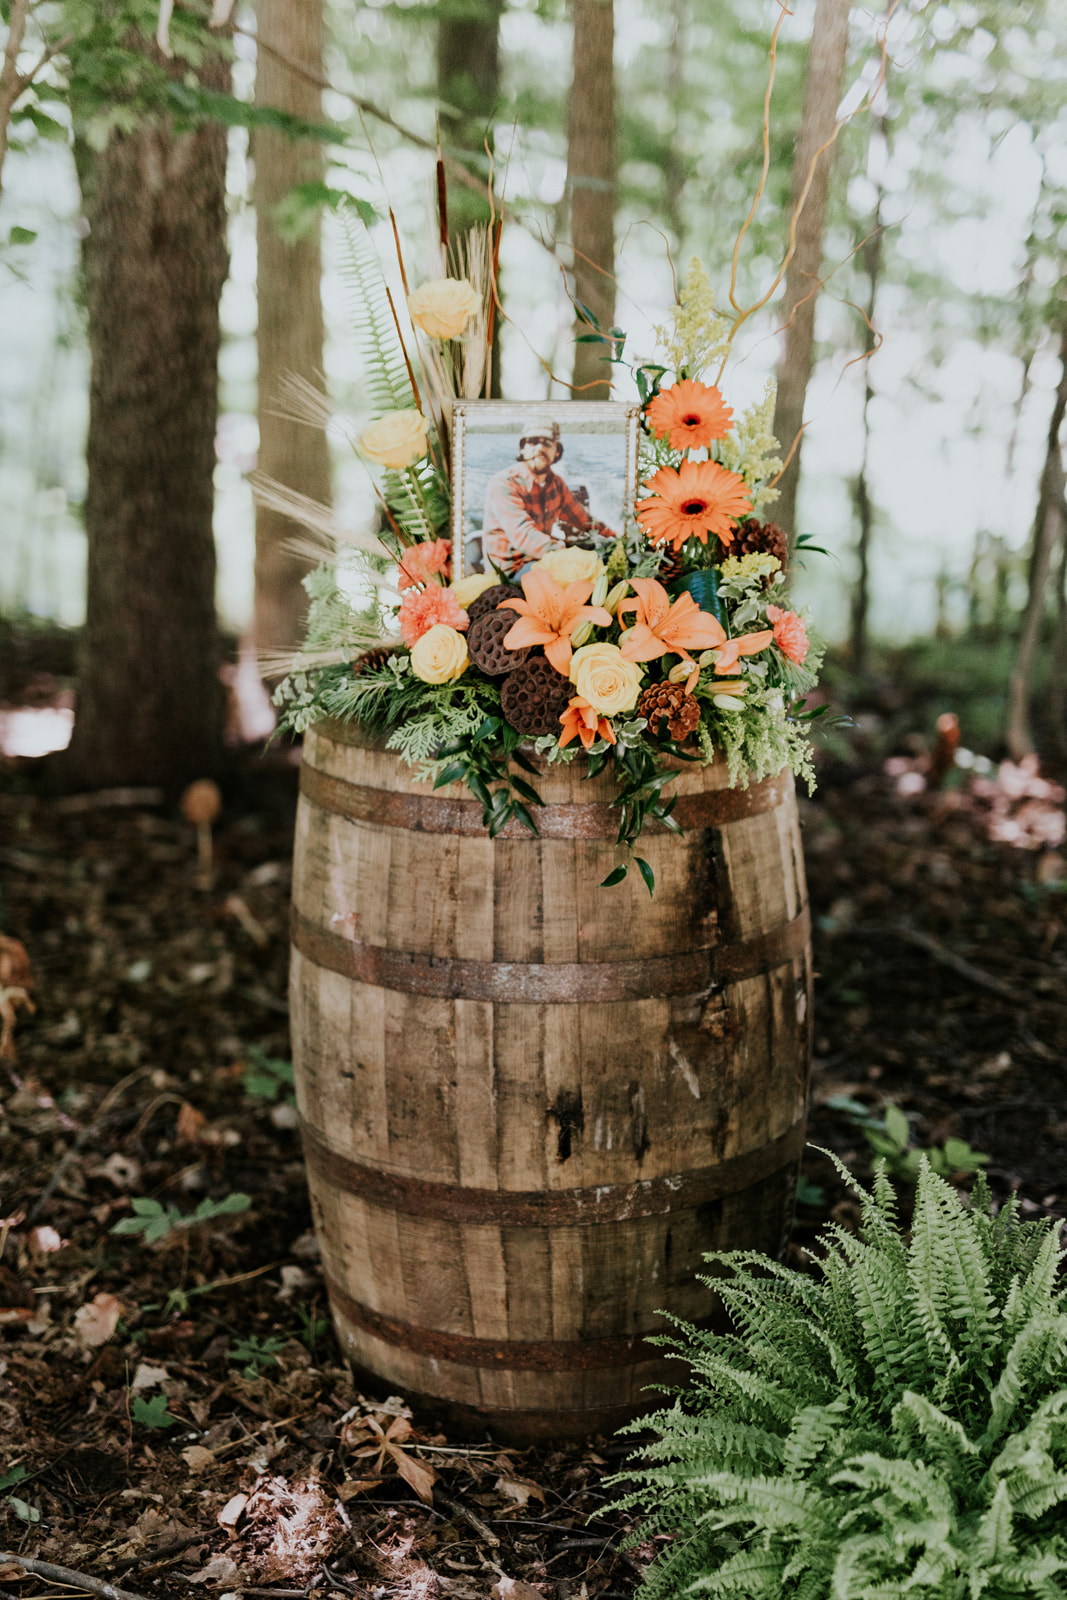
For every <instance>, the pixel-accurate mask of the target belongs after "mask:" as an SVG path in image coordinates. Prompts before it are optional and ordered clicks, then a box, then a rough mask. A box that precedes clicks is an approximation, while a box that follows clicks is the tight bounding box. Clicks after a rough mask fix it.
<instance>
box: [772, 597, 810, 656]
mask: <svg viewBox="0 0 1067 1600" xmlns="http://www.w3.org/2000/svg"><path fill="white" fill-rule="evenodd" d="M767 620H768V622H769V623H770V624H771V625H772V627H773V628H774V642H775V644H776V645H777V646H778V648H779V650H780V651H781V652H782V654H783V655H784V656H788V657H789V659H790V661H795V662H796V664H797V666H798V667H799V666H802V665H803V663H804V659H805V657H806V656H807V653H808V630H807V628H805V626H804V623H803V622H802V620H801V619H800V617H798V616H797V614H796V612H795V611H783V610H782V608H781V606H768V607H767Z"/></svg>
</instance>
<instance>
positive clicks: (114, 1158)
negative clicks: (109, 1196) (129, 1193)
mask: <svg viewBox="0 0 1067 1600" xmlns="http://www.w3.org/2000/svg"><path fill="white" fill-rule="evenodd" d="M91 1176H92V1177H94V1178H95V1177H101V1178H107V1179H108V1180H109V1182H111V1183H113V1184H114V1185H115V1188H116V1189H139V1188H140V1187H141V1164H140V1162H139V1161H135V1160H134V1159H133V1157H132V1156H124V1155H122V1154H120V1152H119V1151H118V1150H116V1151H115V1154H114V1155H111V1156H108V1158H107V1160H106V1161H105V1162H104V1164H103V1166H102V1167H99V1168H97V1169H96V1170H95V1171H94V1172H93V1173H92V1174H91Z"/></svg>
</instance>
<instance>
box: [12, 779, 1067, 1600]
mask: <svg viewBox="0 0 1067 1600" xmlns="http://www.w3.org/2000/svg"><path fill="white" fill-rule="evenodd" d="M925 770H926V769H925V768H924V763H923V758H922V757H919V758H918V759H915V760H911V761H907V760H904V761H903V762H898V763H897V768H896V769H895V770H894V772H893V773H891V774H887V773H885V772H884V771H880V770H865V771H864V770H859V769H856V768H852V769H848V770H846V769H844V768H840V769H837V770H830V769H828V770H827V771H826V772H825V773H824V779H823V784H822V787H821V789H820V791H819V794H818V796H817V797H816V799H815V800H814V801H811V802H804V804H803V807H802V811H803V822H804V831H805V840H806V847H807V853H808V868H809V880H810V887H811V894H812V902H813V912H814V917H815V930H816V933H815V936H816V965H817V970H818V974H819V976H818V981H817V1000H816V1032H815V1037H816V1051H815V1054H816V1062H815V1073H814V1093H813V1107H812V1117H811V1133H810V1137H811V1139H812V1142H813V1144H815V1145H821V1146H824V1147H827V1148H830V1149H833V1150H835V1151H837V1152H838V1153H839V1154H840V1155H841V1156H842V1157H843V1158H844V1160H845V1161H846V1162H848V1163H849V1164H850V1165H851V1166H852V1167H853V1168H854V1169H855V1170H856V1171H857V1172H858V1173H860V1174H861V1175H865V1174H867V1173H869V1171H870V1155H871V1151H870V1148H869V1146H868V1142H867V1140H866V1137H865V1135H864V1132H863V1128H862V1125H861V1122H862V1116H863V1114H864V1110H865V1111H866V1113H867V1114H869V1115H870V1116H872V1117H882V1116H883V1115H884V1109H885V1104H886V1102H887V1101H891V1102H893V1103H894V1104H895V1105H896V1106H898V1107H899V1108H901V1109H902V1110H903V1111H904V1112H905V1113H906V1114H907V1115H908V1117H909V1120H910V1123H911V1137H912V1140H913V1142H914V1143H915V1144H917V1145H922V1146H943V1145H944V1143H945V1141H946V1140H949V1139H959V1140H965V1141H967V1142H968V1143H969V1145H970V1146H972V1147H973V1148H974V1149H975V1150H977V1151H979V1152H982V1153H984V1154H986V1155H988V1157H989V1160H988V1165H987V1171H988V1172H989V1174H990V1179H991V1183H992V1186H993V1188H994V1191H995V1192H997V1193H999V1194H1004V1193H1006V1192H1008V1191H1009V1190H1011V1189H1017V1190H1019V1191H1020V1193H1021V1195H1022V1196H1023V1206H1024V1209H1025V1210H1027V1211H1029V1212H1031V1213H1032V1214H1034V1215H1036V1214H1038V1213H1043V1214H1051V1215H1053V1216H1063V1215H1064V1214H1065V1213H1067V1104H1065V1096H1064V1088H1065V1078H1067V882H1065V881H1064V880H1065V878H1067V868H1065V866H1064V861H1063V856H1062V854H1061V853H1060V852H1059V851H1058V850H1056V849H1054V848H1050V845H1053V844H1054V843H1055V837H1056V833H1055V828H1056V824H1055V813H1056V810H1057V806H1058V805H1059V804H1060V802H1059V801H1057V799H1056V796H1055V794H1054V793H1045V792H1041V793H1039V794H1038V793H1034V792H1031V791H1033V789H1034V785H1033V783H1031V784H1030V788H1029V789H1027V780H1026V779H1025V776H1024V777H1023V778H1021V779H1020V778H1013V777H1012V774H1011V772H1007V773H1006V774H1003V775H1002V777H1001V779H996V778H995V777H994V778H993V779H989V780H987V791H986V792H983V791H982V786H981V783H978V784H977V787H975V786H973V785H971V784H970V783H967V782H965V783H963V784H962V785H957V786H956V787H954V788H948V789H946V790H933V789H931V788H929V787H927V788H923V786H922V785H923V783H924V782H925V781H926V778H925V777H924V772H925ZM928 776H929V774H927V777H928ZM956 776H958V774H957V775H956ZM990 784H991V785H992V789H989V785H990ZM1013 784H1014V789H1013V787H1012V786H1013ZM998 785H999V787H998ZM902 791H903V792H902ZM1009 791H1010V792H1009ZM132 798H133V803H130V801H131V796H130V795H129V794H125V795H121V794H120V795H118V796H115V795H112V796H110V797H109V796H104V797H102V798H101V797H90V798H89V799H86V798H85V797H69V798H67V799H63V800H53V799H47V798H44V797H43V795H42V792H41V786H40V784H39V783H38V782H37V780H36V778H35V769H34V766H33V764H32V763H28V762H22V763H20V762H11V763H9V764H8V767H7V769H6V770H5V771H4V772H3V773H2V774H0V884H2V900H0V932H2V933H3V934H5V935H7V936H8V937H10V938H14V939H18V940H20V941H21V942H22V943H23V944H24V945H25V947H26V950H27V952H28V953H29V957H30V962H31V967H32V977H33V988H32V990H31V991H30V995H31V998H32V999H33V1001H34V1002H35V1004H36V1008H37V1009H36V1012H35V1013H34V1014H33V1015H32V1016H31V1015H30V1014H29V1013H28V1011H26V1010H25V1009H22V1008H20V1009H19V1011H18V1015H17V1021H18V1026H17V1032H16V1036H15V1039H16V1046H17V1055H16V1057H15V1059H14V1060H9V1061H6V1062H3V1063H2V1064H0V1101H2V1118H0V1141H2V1148H0V1165H2V1171H3V1179H2V1191H0V1212H2V1213H3V1220H0V1241H2V1246H3V1248H2V1255H0V1436H2V1452H0V1523H2V1526H0V1546H2V1548H3V1549H4V1550H6V1551H9V1552H15V1553H18V1554H20V1555H21V1556H23V1557H31V1558H36V1559H37V1560H38V1561H40V1562H44V1563H52V1564H55V1565H59V1566H63V1567H67V1568H72V1569H75V1570H76V1571H77V1572H79V1573H82V1574H89V1575H94V1576H95V1577H96V1578H97V1579H101V1578H103V1579H107V1580H109V1581H110V1582H112V1583H115V1584H118V1585H120V1586H121V1587H123V1588H125V1589H128V1590H131V1591H133V1592H135V1593H136V1594H139V1595H148V1596H158V1597H160V1600H169V1597H177V1596H179V1595H181V1596H183V1597H185V1600H188V1596H189V1595H190V1594H191V1593H193V1594H203V1595H205V1596H213V1595H215V1596H217V1595H222V1594H233V1593H243V1594H246V1595H255V1594H273V1595H304V1594H319V1595H321V1596H323V1597H326V1596H341V1595H344V1596H352V1595H356V1596H362V1597H373V1600H386V1597H389V1600H392V1597H404V1600H408V1597H412V1600H414V1597H427V1600H430V1597H435V1596H457V1597H458V1600H467V1597H470V1600H483V1597H487V1596H488V1595H489V1594H490V1592H491V1591H492V1590H494V1587H495V1592H496V1593H497V1595H498V1596H499V1597H500V1600H537V1597H538V1596H542V1597H545V1600H556V1597H558V1600H570V1597H572V1596H573V1597H575V1600H594V1597H595V1600H614V1597H623V1596H628V1595H630V1594H631V1593H632V1592H633V1590H634V1587H635V1586H636V1584H637V1582H638V1580H639V1577H640V1573H641V1570H642V1568H643V1566H644V1564H645V1563H647V1561H648V1560H650V1559H651V1558H652V1557H653V1555H654V1551H653V1550H652V1548H651V1547H649V1546H647V1545H646V1546H638V1547H636V1548H634V1549H630V1550H626V1551H623V1550H621V1549H620V1540H621V1539H622V1537H623V1536H624V1534H625V1532H626V1525H625V1523H624V1521H623V1519H621V1518H620V1517H619V1516H618V1514H616V1513H613V1512H611V1511H610V1510H606V1509H605V1507H606V1506H607V1505H608V1502H609V1501H610V1498H611V1491H610V1490H609V1489H608V1488H607V1487H606V1486H605V1478H606V1477H608V1476H609V1475H610V1474H611V1473H612V1472H613V1471H617V1470H618V1469H619V1466H620V1464H621V1463H622V1461H623V1459H624V1456H625V1453H626V1450H627V1448H628V1446H627V1444H626V1442H625V1441H622V1440H614V1439H613V1440H607V1439H597V1440H593V1441H591V1442H590V1443H589V1444H588V1445H586V1446H583V1447H570V1448H566V1449H557V1450H550V1449H542V1450H532V1451H527V1452H521V1451H517V1450H503V1449H501V1448H499V1447H498V1446H496V1445H494V1444H492V1443H484V1444H473V1445H472V1444H469V1443H462V1442H460V1441H458V1440H454V1439H450V1438H447V1437H445V1436H444V1435H442V1434H441V1433H439V1432H435V1431H433V1427H432V1425H431V1424H429V1423H427V1422H426V1419H423V1418H420V1417H419V1416H417V1415H416V1416H414V1417H408V1416H405V1415H404V1408H403V1406H402V1404H399V1403H392V1404H385V1405H383V1404H381V1403H380V1402H376V1401H375V1400H373V1399H369V1398H364V1397H363V1396H361V1395H360V1394H358V1393H357V1392H356V1390H355V1388H354V1386H353V1383H352V1380H351V1378H350V1376H349V1374H348V1373H347V1371H346V1370H345V1369H344V1367H343V1366H342V1364H341V1361H340V1357H339V1353H338V1350H337V1348H336V1346H335V1343H334V1340H333V1335H332V1332H331V1331H330V1327H329V1323H328V1318H327V1314H326V1306H325V1302H324V1296H323V1291H322V1287H321V1279H320V1275H319V1270H318V1263H317V1260H316V1253H315V1244H314V1238H313V1236H312V1233H311V1231H310V1213H309V1208H308V1203H307V1198H306V1192H305V1188H304V1180H303V1169H302V1164H301V1160H300V1150H299V1142H298V1137H297V1133H296V1129H295V1114H294V1111H293V1107H292V1100H291V1092H290V1089H289V1087H288V1085H287V1083H286V1081H285V1069H284V1065H282V1064H283V1063H285V1062H286V1061H287V1059H288V1057H289V1045H288V1037H287V1017H286V1011H287V1008H286V1001H285V993H286V962H287V906H288V889H289V855H290V848H291V833H292V819H293V812H294V806H295V799H296V771H295V768H294V767H293V765H292V764H291V763H288V762H287V761H286V759H285V757H284V755H276V756H275V757H274V758H273V759H272V760H270V761H268V762H265V763H264V762H260V763H258V764H257V763H256V762H255V761H254V760H252V759H251V758H249V760H248V761H247V763H246V764H245V766H244V768H243V770H242V771H241V772H240V773H238V774H237V775H236V776H235V777H234V779H233V781H232V783H231V784H230V785H229V786H228V787H227V790H226V796H225V799H226V804H225V809H224V811H223V814H222V817H221V818H220V820H219V823H218V825H217V827H216V829H215V833H214V838H213V851H214V880H213V883H212V885H211V887H210V888H205V887H201V886H199V885H198V878H197V844H196V836H195V832H194V830H193V829H192V828H191V827H190V826H189V825H188V824H187V823H186V822H184V821H183V820H182V818H181V816H180V814H179V813H178V811H177V809H176V808H174V807H172V806H169V805H166V804H163V803H162V801H161V800H159V799H155V798H154V797H152V796H148V797H147V799H146V797H144V796H142V797H141V798H140V799H139V800H138V798H137V797H136V796H134V797H132ZM116 800H118V801H120V802H124V803H115V801H116ZM1028 807H1029V810H1028V809H1027V808H1028ZM1035 818H1036V821H1035ZM1042 818H1043V819H1044V820H1042ZM1050 818H1052V821H1051V822H1050V820H1049V819H1050ZM1013 827H1014V829H1015V833H1014V835H1013V834H1012V828H1013ZM1012 837H1014V839H1015V843H1009V842H1007V839H1010V838H1012ZM1020 844H1022V845H1026V846H1029V847H1028V848H1020ZM7 981H8V984H9V987H12V986H17V978H15V979H13V978H11V977H10V975H9V978H8V980H7ZM841 1101H845V1102H847V1104H846V1105H844V1106H842V1105H841V1104H840V1102H841ZM828 1102H834V1104H828ZM804 1178H805V1183H804V1185H803V1186H802V1190H801V1203H800V1204H799V1206H798V1214H797V1223H796V1227H795V1230H794V1236H793V1244H792V1245H791V1247H790V1255H791V1259H792V1260H793V1261H794V1262H795V1264H797V1265H798V1266H805V1265H807V1264H808V1263H809V1261H810V1257H811V1253H812V1250H813V1247H814V1240H815V1236H816V1233H817V1230H818V1227H819V1225H820V1224H821V1223H822V1222H823V1221H825V1219H826V1218H827V1217H828V1216H830V1215H832V1216H834V1217H835V1218H837V1219H838V1220H840V1221H843V1222H845V1223H846V1225H851V1224H852V1223H854V1221H855V1218H856V1215H857V1208H856V1206H855V1203H854V1201H853V1200H852V1199H850V1197H849V1194H848V1192H847V1190H846V1189H845V1187H844V1186H843V1184H842V1183H841V1181H840V1179H839V1178H838V1176H837V1174H836V1173H835V1171H834V1169H833V1167H832V1165H831V1163H830V1161H829V1160H828V1158H827V1157H826V1156H825V1155H822V1154H820V1153H819V1152H818V1151H816V1150H814V1149H809V1151H808V1152H807V1157H806V1160H805V1164H804ZM960 1181H961V1182H965V1181H966V1180H965V1179H964V1178H963V1177H962V1175H960ZM903 1192H904V1193H905V1195H906V1193H907V1186H906V1184H905V1185H904V1186H903ZM235 1195H237V1196H245V1197H247V1205H245V1206H244V1208H243V1209H239V1210H238V1209H234V1210H226V1209H223V1208H224V1206H225V1205H226V1203H227V1202H228V1201H229V1203H230V1204H233V1205H239V1204H241V1202H240V1201H233V1200H232V1199H230V1197H233V1196H235ZM145 1197H147V1198H149V1199H151V1200H153V1201H155V1202H156V1205H155V1208H154V1211H151V1212H149V1211H146V1210H145V1209H144V1208H143V1206H142V1207H141V1209H140V1211H139V1212H138V1211H136V1210H135V1209H134V1208H133V1202H134V1201H140V1200H143V1199H144V1198H145ZM198 1207H199V1208H201V1213H202V1220H199V1221H189V1220H183V1219H189V1218H190V1217H191V1214H192V1213H194V1212H195V1211H196V1209H197V1208H198ZM138 1219H139V1220H138ZM126 1223H128V1224H132V1228H125V1229H123V1230H122V1231H120V1232H118V1233H116V1232H115V1231H114V1230H115V1227H116V1224H126ZM153 1224H154V1226H153ZM146 1227H147V1228H148V1230H149V1231H148V1235H147V1236H146V1234H145V1231H144V1230H145V1228H146ZM134 1229H138V1230H140V1231H133V1230H134ZM153 1232H155V1233H156V1234H160V1235H161V1237H158V1238H153V1237H152V1234H153ZM420 1492H421V1495H422V1497H423V1498H420ZM526 1585H531V1586H533V1588H532V1592H531V1590H530V1589H528V1588H526V1587H525V1586H526ZM55 1592H56V1590H55V1583H54V1581H53V1579H52V1578H49V1577H48V1576H47V1575H42V1574H41V1573H39V1574H37V1575H33V1574H31V1573H29V1572H28V1571H27V1570H26V1569H25V1568H24V1567H22V1566H19V1565H11V1564H6V1565H5V1563H4V1561H3V1559H0V1596H2V1595H12V1594H15V1595H19V1596H20V1597H23V1600H26V1597H33V1596H43V1595H44V1594H46V1593H48V1594H51V1593H55ZM66 1592H71V1591H70V1590H68V1591H66Z"/></svg>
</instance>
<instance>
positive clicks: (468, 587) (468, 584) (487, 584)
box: [452, 572, 497, 610]
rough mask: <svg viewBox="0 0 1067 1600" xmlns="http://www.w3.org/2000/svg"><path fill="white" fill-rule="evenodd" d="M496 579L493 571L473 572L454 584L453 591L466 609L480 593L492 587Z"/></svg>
mask: <svg viewBox="0 0 1067 1600" xmlns="http://www.w3.org/2000/svg"><path fill="white" fill-rule="evenodd" d="M496 581H497V580H496V577H495V575H494V574H493V573H491V572H472V573H471V574H470V576H469V577H467V578H460V579H458V580H457V582H455V583H454V584H453V585H452V593H453V594H454V595H455V597H456V599H457V601H458V602H459V604H460V605H461V606H462V607H463V608H464V610H466V608H467V607H468V606H469V605H471V604H472V603H473V602H474V601H475V600H477V598H478V596H479V595H480V594H484V593H485V591H486V589H491V588H492V587H493V585H494V583H496Z"/></svg>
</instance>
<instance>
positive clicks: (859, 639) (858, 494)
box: [850, 118, 886, 673]
mask: <svg viewBox="0 0 1067 1600" xmlns="http://www.w3.org/2000/svg"><path fill="white" fill-rule="evenodd" d="M873 131H874V133H875V134H876V135H877V136H879V137H880V138H881V139H882V140H883V141H884V139H885V131H886V129H885V120H884V119H883V118H879V120H878V122H877V123H876V124H875V128H874V130H873ZM882 243H883V238H882V185H881V183H879V184H878V198H877V200H876V201H875V206H874V216H873V218H872V219H871V227H870V232H869V234H868V237H867V239H866V240H865V242H864V244H863V248H862V258H863V266H864V270H865V271H866V273H867V305H866V308H865V329H864V340H863V351H864V355H865V356H866V360H865V361H864V364H863V380H864V381H863V459H862V461H861V462H860V470H859V475H858V477H857V478H856V489H855V504H856V517H857V520H858V522H859V538H858V539H857V541H856V586H855V588H854V589H853V591H852V638H851V652H850V653H851V657H852V668H853V671H855V672H859V673H863V672H866V670H867V650H868V644H869V639H868V631H867V618H868V613H869V611H870V599H871V539H872V537H873V533H874V508H873V506H872V505H871V492H870V485H869V483H868V481H867V466H868V461H869V457H870V443H871V401H872V400H873V399H874V389H873V388H872V386H871V357H872V356H873V354H874V350H875V345H876V339H875V332H874V313H875V307H876V305H877V302H878V280H879V278H880V277H881V271H882Z"/></svg>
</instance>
